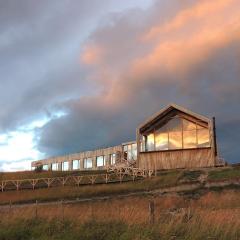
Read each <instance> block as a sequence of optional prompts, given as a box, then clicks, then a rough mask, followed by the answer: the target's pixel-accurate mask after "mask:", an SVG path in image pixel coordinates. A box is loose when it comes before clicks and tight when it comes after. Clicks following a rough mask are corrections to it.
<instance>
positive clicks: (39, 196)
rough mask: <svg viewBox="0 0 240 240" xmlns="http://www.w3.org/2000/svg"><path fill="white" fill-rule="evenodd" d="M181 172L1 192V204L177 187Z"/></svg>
mask: <svg viewBox="0 0 240 240" xmlns="http://www.w3.org/2000/svg"><path fill="white" fill-rule="evenodd" d="M180 175H181V173H179V172H171V173H169V174H167V175H162V176H158V177H155V178H152V179H145V180H141V181H136V182H125V183H121V184H120V183H114V184H111V183H109V184H98V185H97V184H96V185H84V186H80V187H77V186H65V187H54V188H42V189H35V190H20V191H6V192H0V204H7V203H9V202H10V201H11V202H12V203H24V202H35V201H36V200H39V201H49V200H57V199H76V198H88V197H95V196H106V195H116V194H125V193H130V192H138V191H149V190H153V189H157V188H161V187H167V186H175V185H176V184H177V182H178V179H179V176H180Z"/></svg>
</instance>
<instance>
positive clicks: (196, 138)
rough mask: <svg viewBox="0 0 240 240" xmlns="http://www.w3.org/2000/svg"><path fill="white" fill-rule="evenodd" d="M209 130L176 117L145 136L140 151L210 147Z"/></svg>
mask: <svg viewBox="0 0 240 240" xmlns="http://www.w3.org/2000/svg"><path fill="white" fill-rule="evenodd" d="M209 139H210V137H209V129H208V128H207V127H204V126H202V125H200V124H198V123H197V122H192V121H189V120H186V119H184V118H181V117H179V116H176V117H174V118H172V119H171V120H169V121H168V122H167V123H166V124H164V125H163V126H161V127H159V128H156V129H154V131H153V132H152V133H150V134H148V135H147V136H145V141H143V144H145V145H144V146H143V147H142V149H143V150H144V149H145V150H146V151H163V150H177V149H191V148H203V147H210V140H209Z"/></svg>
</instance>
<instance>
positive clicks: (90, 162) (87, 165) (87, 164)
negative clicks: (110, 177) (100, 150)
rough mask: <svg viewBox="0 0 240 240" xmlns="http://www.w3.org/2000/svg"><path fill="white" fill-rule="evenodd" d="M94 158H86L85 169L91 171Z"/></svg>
mask: <svg viewBox="0 0 240 240" xmlns="http://www.w3.org/2000/svg"><path fill="white" fill-rule="evenodd" d="M92 165H93V164H92V158H85V159H84V168H86V169H89V168H92Z"/></svg>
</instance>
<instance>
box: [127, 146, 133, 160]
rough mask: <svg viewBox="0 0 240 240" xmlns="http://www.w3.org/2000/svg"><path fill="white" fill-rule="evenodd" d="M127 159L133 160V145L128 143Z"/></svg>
mask: <svg viewBox="0 0 240 240" xmlns="http://www.w3.org/2000/svg"><path fill="white" fill-rule="evenodd" d="M127 159H128V160H132V145H131V144H130V145H128V151H127Z"/></svg>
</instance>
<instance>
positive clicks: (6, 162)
mask: <svg viewBox="0 0 240 240" xmlns="http://www.w3.org/2000/svg"><path fill="white" fill-rule="evenodd" d="M239 59H240V3H239V1H238V0H216V1H209V0H201V1H197V0H183V1H179V0H171V1H169V0H123V1H117V0H101V1H99V0H81V1H78V0H71V1H70V0H51V1H48V0H42V1H32V0H21V1H18V0H8V1H4V0H0V92H1V94H0V105H1V108H0V171H18V170H28V169H30V163H31V161H33V160H37V159H43V158H47V157H49V156H55V155H61V154H67V153H74V152H80V151H84V150H92V149H96V148H101V147H107V146H114V145H115V144H120V143H121V142H126V141H128V140H134V139H135V130H136V127H137V126H138V125H139V124H140V123H141V122H143V121H144V120H145V119H146V118H148V117H149V116H150V115H152V114H153V113H155V112H156V111H159V110H160V109H161V108H163V107H165V106H166V105H168V104H169V103H172V102H174V103H176V104H178V105H182V106H184V107H186V108H189V109H190V110H193V111H195V112H197V113H200V114H203V115H205V116H208V117H213V116H215V117H216V126H217V140H218V149H219V154H220V156H221V157H223V158H224V159H225V160H227V161H228V162H239V161H240V159H239V152H240V150H239V147H238V145H239V142H240V124H239V123H240V106H239V104H240V94H239V92H240V60H239Z"/></svg>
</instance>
